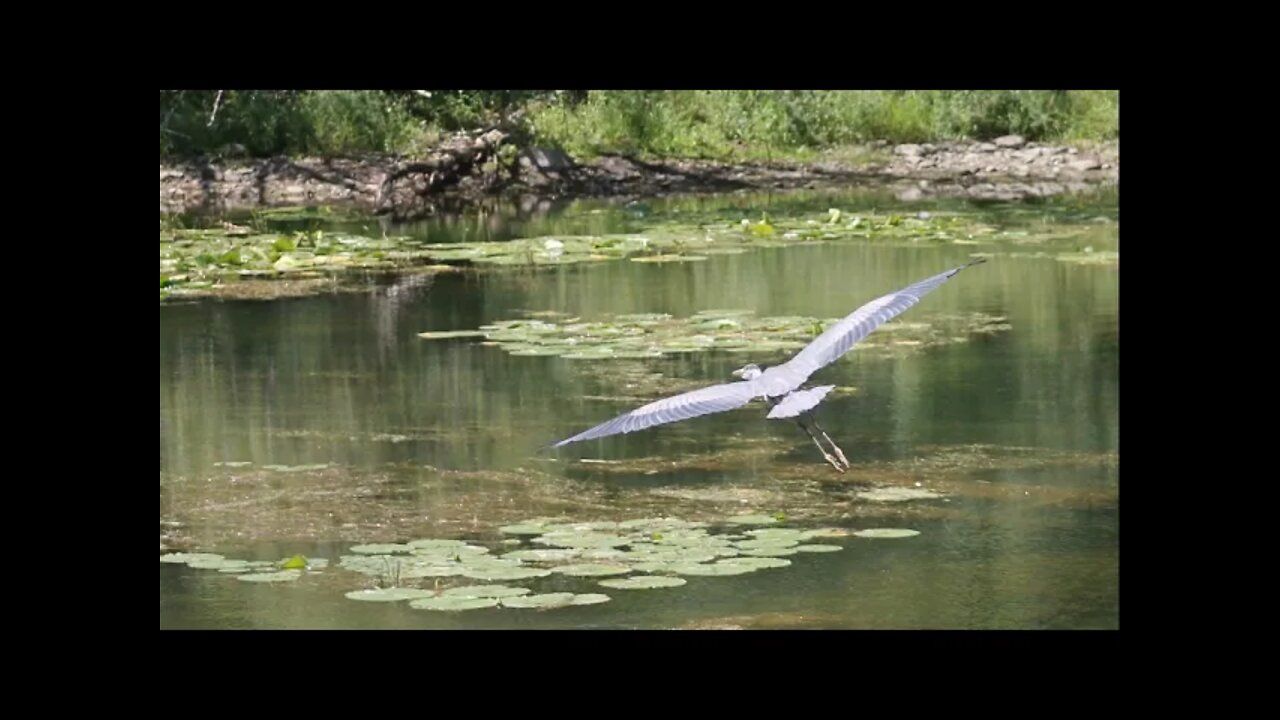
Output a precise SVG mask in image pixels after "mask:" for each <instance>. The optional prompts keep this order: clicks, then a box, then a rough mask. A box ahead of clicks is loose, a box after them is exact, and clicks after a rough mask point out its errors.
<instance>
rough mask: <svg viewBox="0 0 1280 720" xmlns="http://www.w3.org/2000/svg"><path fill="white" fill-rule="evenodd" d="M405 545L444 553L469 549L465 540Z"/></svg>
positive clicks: (427, 541) (419, 542)
mask: <svg viewBox="0 0 1280 720" xmlns="http://www.w3.org/2000/svg"><path fill="white" fill-rule="evenodd" d="M405 545H407V546H408V547H409V548H411V549H413V550H439V551H442V552H458V551H461V550H462V549H464V548H467V547H469V546H468V545H467V543H466V541H464V540H430V539H427V540H410V541H409V542H407V543H405ZM362 547H398V546H396V545H365V546H362ZM471 547H479V546H471ZM351 549H352V550H355V548H351ZM480 549H482V550H484V551H485V552H488V548H480ZM387 552H396V551H395V550H389V551H387ZM473 552H474V551H473Z"/></svg>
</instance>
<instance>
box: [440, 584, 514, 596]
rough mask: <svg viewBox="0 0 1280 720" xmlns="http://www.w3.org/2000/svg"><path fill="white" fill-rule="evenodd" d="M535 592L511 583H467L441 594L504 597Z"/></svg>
mask: <svg viewBox="0 0 1280 720" xmlns="http://www.w3.org/2000/svg"><path fill="white" fill-rule="evenodd" d="M531 592H533V591H532V590H530V589H529V588H524V587H511V586H509V585H466V586H463V587H455V588H449V589H448V590H445V591H444V592H442V593H441V594H440V596H441V597H477V598H504V597H517V596H519V595H528V594H529V593H531Z"/></svg>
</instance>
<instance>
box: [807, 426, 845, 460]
mask: <svg viewBox="0 0 1280 720" xmlns="http://www.w3.org/2000/svg"><path fill="white" fill-rule="evenodd" d="M813 426H814V427H815V428H817V429H818V432H820V433H822V437H824V438H826V439H827V442H829V443H831V449H832V450H835V451H836V455H839V456H840V462H842V463H844V466H845V468H846V469H847V468H849V467H852V466H851V465H849V459H848V458H846V457H845V456H844V451H843V450H841V449H840V446H839V445H837V444H836V441H835V440H832V439H831V436H830V435H828V434H827V431H826V430H823V429H822V426H821V425H819V424H818V421H817V420H814V421H813Z"/></svg>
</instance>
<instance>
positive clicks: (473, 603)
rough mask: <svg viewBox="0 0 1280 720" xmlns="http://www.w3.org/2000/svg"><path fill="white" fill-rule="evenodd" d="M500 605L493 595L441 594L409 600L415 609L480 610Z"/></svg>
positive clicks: (410, 605)
mask: <svg viewBox="0 0 1280 720" xmlns="http://www.w3.org/2000/svg"><path fill="white" fill-rule="evenodd" d="M497 606H498V598H493V597H466V596H457V595H454V596H448V595H440V596H438V597H429V598H422V599H419V600H411V601H409V607H411V608H413V609H415V610H442V611H457V610H480V609H482V608H491V607H497Z"/></svg>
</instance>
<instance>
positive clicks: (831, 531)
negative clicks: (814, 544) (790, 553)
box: [800, 528, 853, 540]
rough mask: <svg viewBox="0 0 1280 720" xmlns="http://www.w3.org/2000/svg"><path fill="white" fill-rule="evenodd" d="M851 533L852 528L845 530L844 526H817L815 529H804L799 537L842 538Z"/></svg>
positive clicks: (807, 538)
mask: <svg viewBox="0 0 1280 720" xmlns="http://www.w3.org/2000/svg"><path fill="white" fill-rule="evenodd" d="M852 534H853V531H852V530H846V529H844V528H818V529H816V530H805V531H804V532H802V533H800V539H801V540H812V539H813V538H842V537H849V536H850V535H852Z"/></svg>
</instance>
